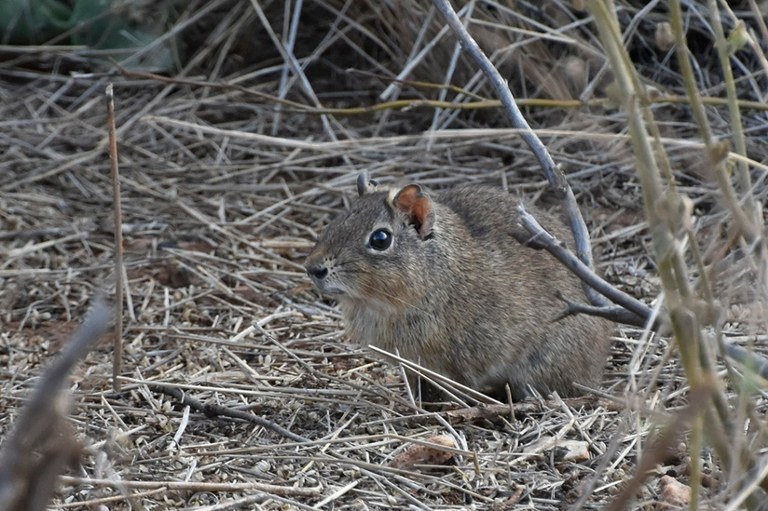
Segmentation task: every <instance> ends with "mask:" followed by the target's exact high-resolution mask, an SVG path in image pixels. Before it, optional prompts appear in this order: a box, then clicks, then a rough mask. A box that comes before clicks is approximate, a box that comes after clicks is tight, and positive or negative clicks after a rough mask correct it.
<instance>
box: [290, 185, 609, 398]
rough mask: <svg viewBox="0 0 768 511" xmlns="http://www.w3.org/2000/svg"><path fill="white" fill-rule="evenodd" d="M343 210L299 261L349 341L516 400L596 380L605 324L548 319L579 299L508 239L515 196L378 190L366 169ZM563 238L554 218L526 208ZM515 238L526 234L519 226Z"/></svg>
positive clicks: (535, 254)
mask: <svg viewBox="0 0 768 511" xmlns="http://www.w3.org/2000/svg"><path fill="white" fill-rule="evenodd" d="M358 192H359V197H358V198H357V199H355V200H353V201H352V203H351V204H350V208H349V211H346V212H344V213H342V214H341V215H339V216H338V217H337V218H336V219H334V220H333V221H332V222H331V223H330V224H329V225H328V226H327V227H326V228H325V230H324V231H323V232H322V234H321V235H320V237H319V239H318V241H317V245H316V246H315V248H314V249H313V250H312V252H311V253H310V254H309V256H308V257H307V261H306V264H305V267H306V269H307V273H308V274H309V276H310V277H311V279H312V281H313V282H314V284H315V286H317V288H318V289H319V290H320V291H321V292H323V293H326V294H328V295H333V296H334V297H335V298H336V299H337V300H338V302H339V305H340V307H341V310H342V313H343V318H344V323H345V327H346V331H347V334H348V335H349V337H350V338H351V339H352V340H353V341H355V342H359V343H361V344H366V345H367V344H372V345H375V346H379V347H381V348H382V349H384V350H387V351H389V352H391V353H396V352H399V353H400V356H402V357H404V358H406V359H409V360H412V361H414V362H418V363H420V364H421V365H423V366H424V367H426V368H428V369H431V370H433V371H436V372H438V373H440V374H442V375H445V376H448V377H450V378H451V379H453V380H455V381H458V382H460V383H462V384H464V385H467V386H469V387H472V388H474V389H476V390H479V391H482V392H486V393H498V392H500V391H502V390H503V389H504V386H505V385H506V384H507V383H509V385H510V388H511V390H512V396H513V398H514V399H516V400H517V399H522V398H524V397H525V396H526V395H528V394H529V391H528V386H530V387H532V388H534V389H536V390H537V391H539V392H540V393H542V394H548V393H550V392H551V391H557V392H558V393H559V394H560V395H561V396H571V395H575V394H578V393H579V392H578V390H577V389H576V388H574V386H573V383H574V382H578V383H581V384H583V385H587V386H589V387H596V386H598V385H599V383H600V379H601V376H602V374H603V368H604V365H605V362H606V356H607V350H608V346H609V335H610V331H611V329H610V323H609V322H608V321H606V320H603V319H600V318H596V317H592V316H587V315H583V314H579V315H569V316H566V317H564V318H562V319H560V320H557V321H555V319H556V318H557V317H558V315H559V314H560V313H561V312H562V311H563V308H564V303H563V302H562V301H561V300H560V299H558V297H557V296H556V293H557V291H560V292H561V293H562V295H563V296H564V297H566V298H569V299H571V300H575V301H576V300H579V299H581V298H582V297H583V291H582V290H581V285H580V283H579V280H578V279H577V278H576V277H575V276H574V275H572V274H571V273H570V272H569V271H568V270H567V269H566V268H565V267H564V266H562V265H561V264H560V263H559V262H558V261H557V260H556V259H555V258H553V257H552V256H550V255H549V254H547V253H544V252H542V251H537V250H533V249H531V248H528V247H525V246H523V245H521V244H520V243H519V242H518V241H517V240H516V236H517V237H518V239H519V238H520V236H521V230H522V227H520V226H518V225H517V224H518V222H517V218H518V215H519V213H518V205H519V202H518V201H517V200H516V199H514V198H513V197H512V196H510V195H509V194H507V193H505V192H503V191H501V190H495V189H493V188H489V187H482V186H472V185H465V186H459V187H456V188H452V189H449V190H446V191H441V192H438V193H435V194H428V193H427V192H425V191H424V190H423V189H422V188H421V187H420V186H419V185H417V184H409V185H407V186H405V187H403V188H401V189H384V188H381V187H378V186H377V185H376V184H375V183H374V182H368V180H367V176H365V175H364V174H363V175H361V177H360V179H359V180H358ZM527 209H528V210H529V211H530V212H532V213H533V214H534V216H536V218H537V219H538V221H539V222H540V223H541V224H542V225H543V226H544V228H546V229H548V230H549V231H550V232H551V233H552V234H554V235H555V236H556V237H557V238H558V239H560V240H561V241H567V242H569V243H571V242H572V240H573V237H572V235H571V233H570V230H569V229H568V228H567V227H566V225H565V223H564V222H563V221H562V220H561V219H559V218H558V217H556V216H554V215H551V214H549V213H547V212H544V211H541V210H539V209H536V208H533V207H529V206H527ZM522 236H523V237H527V236H526V235H525V233H522Z"/></svg>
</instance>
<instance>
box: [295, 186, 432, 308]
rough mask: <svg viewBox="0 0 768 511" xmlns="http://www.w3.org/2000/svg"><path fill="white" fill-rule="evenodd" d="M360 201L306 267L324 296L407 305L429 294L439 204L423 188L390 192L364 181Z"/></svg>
mask: <svg viewBox="0 0 768 511" xmlns="http://www.w3.org/2000/svg"><path fill="white" fill-rule="evenodd" d="M357 189H358V194H359V197H358V198H357V199H356V200H354V201H352V203H351V204H350V208H349V211H346V212H344V213H342V214H341V215H339V216H338V217H337V218H335V219H334V220H333V221H331V223H330V224H329V225H328V226H327V227H326V228H325V231H323V233H322V234H321V235H320V237H319V238H318V241H317V245H316V246H315V248H314V249H313V250H312V252H311V253H310V254H309V256H308V257H307V261H306V263H305V264H304V266H305V268H306V269H307V274H309V276H310V278H311V279H312V282H313V283H314V284H315V286H316V287H317V288H318V289H319V290H320V291H321V292H323V293H326V294H331V295H338V297H339V299H340V300H351V301H363V302H368V303H370V304H380V305H382V306H393V307H399V306H407V305H408V304H409V303H411V301H412V300H413V299H415V298H416V297H417V296H418V295H420V294H423V293H424V292H425V289H424V285H423V282H422V281H423V279H424V278H425V276H424V275H423V271H421V269H422V268H423V267H424V266H425V265H426V264H428V261H426V260H425V259H426V257H425V251H426V245H427V244H429V243H430V241H431V238H432V229H433V227H434V211H433V207H432V206H433V204H432V201H431V200H430V199H429V197H428V196H427V195H426V193H424V192H423V191H422V189H421V187H420V186H419V185H416V184H410V185H407V186H405V187H404V188H402V189H399V190H396V189H393V190H387V189H382V188H381V187H378V186H377V184H376V183H375V181H368V178H367V176H366V175H365V174H361V175H360V177H359V178H358V183H357Z"/></svg>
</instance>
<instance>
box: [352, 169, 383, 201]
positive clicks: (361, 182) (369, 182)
mask: <svg viewBox="0 0 768 511" xmlns="http://www.w3.org/2000/svg"><path fill="white" fill-rule="evenodd" d="M377 186H379V183H378V182H377V181H376V180H374V179H368V172H366V171H365V170H364V171H362V172H361V173H360V175H358V176H357V194H358V195H359V196H361V197H362V196H363V195H365V194H366V193H371V192H373V191H375V190H376V187H377Z"/></svg>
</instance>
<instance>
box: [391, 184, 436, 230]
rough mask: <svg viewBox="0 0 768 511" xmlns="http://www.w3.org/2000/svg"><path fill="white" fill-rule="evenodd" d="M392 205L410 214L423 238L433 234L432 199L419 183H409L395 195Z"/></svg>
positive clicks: (412, 221) (410, 218)
mask: <svg viewBox="0 0 768 511" xmlns="http://www.w3.org/2000/svg"><path fill="white" fill-rule="evenodd" d="M391 203H392V207H394V208H396V209H399V210H400V211H402V212H403V213H405V214H406V215H407V216H408V219H409V221H410V222H411V223H412V224H413V225H415V226H416V230H417V231H418V232H419V236H421V238H422V239H424V238H427V237H429V235H430V234H432V224H433V223H434V219H435V213H434V211H433V210H432V201H431V200H429V197H428V196H427V194H425V193H424V192H422V191H421V187H420V186H419V185H408V186H406V187H405V188H403V189H402V190H400V191H399V192H397V194H396V195H395V196H394V198H393V199H392V202H391Z"/></svg>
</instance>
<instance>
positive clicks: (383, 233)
mask: <svg viewBox="0 0 768 511" xmlns="http://www.w3.org/2000/svg"><path fill="white" fill-rule="evenodd" d="M390 245H392V233H391V232H389V231H388V230H386V229H376V230H375V231H373V232H372V233H371V237H370V238H368V246H370V247H371V248H372V249H374V250H379V251H381V250H386V249H388V248H389V247H390Z"/></svg>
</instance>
